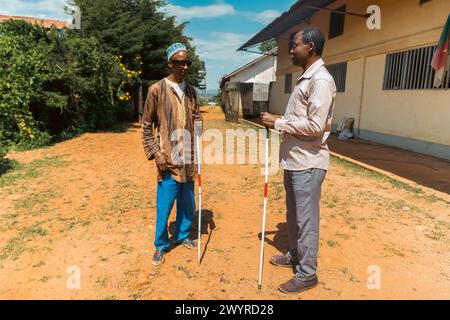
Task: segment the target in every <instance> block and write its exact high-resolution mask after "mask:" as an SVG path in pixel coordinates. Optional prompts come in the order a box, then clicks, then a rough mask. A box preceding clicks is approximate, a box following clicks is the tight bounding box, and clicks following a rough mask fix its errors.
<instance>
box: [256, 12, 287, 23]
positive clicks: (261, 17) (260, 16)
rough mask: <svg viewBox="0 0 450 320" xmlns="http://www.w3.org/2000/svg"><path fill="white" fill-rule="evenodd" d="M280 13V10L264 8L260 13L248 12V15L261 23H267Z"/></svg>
mask: <svg viewBox="0 0 450 320" xmlns="http://www.w3.org/2000/svg"><path fill="white" fill-rule="evenodd" d="M280 15H281V12H279V11H277V10H265V11H262V12H260V13H256V14H255V13H249V17H251V19H252V20H253V21H256V22H260V23H262V24H269V23H271V22H272V21H273V20H275V19H276V18H278V17H279V16H280Z"/></svg>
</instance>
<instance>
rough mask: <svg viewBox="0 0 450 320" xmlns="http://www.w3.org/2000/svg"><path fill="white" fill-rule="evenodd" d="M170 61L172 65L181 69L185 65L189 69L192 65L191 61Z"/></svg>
mask: <svg viewBox="0 0 450 320" xmlns="http://www.w3.org/2000/svg"><path fill="white" fill-rule="evenodd" d="M171 61H172V63H174V64H176V65H177V66H179V67H182V66H185V65H187V66H188V67H190V66H191V65H192V61H190V60H171Z"/></svg>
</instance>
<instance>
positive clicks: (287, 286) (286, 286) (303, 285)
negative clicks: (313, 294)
mask: <svg viewBox="0 0 450 320" xmlns="http://www.w3.org/2000/svg"><path fill="white" fill-rule="evenodd" d="M318 282H319V280H318V279H317V276H314V278H313V279H311V280H306V281H305V280H300V279H298V278H297V277H293V278H292V279H291V280H289V281H288V282H286V283H283V284H281V285H280V286H279V287H278V289H279V290H280V291H281V292H283V293H288V294H294V293H300V292H303V291H306V290H309V289H312V288H314V287H317V283H318Z"/></svg>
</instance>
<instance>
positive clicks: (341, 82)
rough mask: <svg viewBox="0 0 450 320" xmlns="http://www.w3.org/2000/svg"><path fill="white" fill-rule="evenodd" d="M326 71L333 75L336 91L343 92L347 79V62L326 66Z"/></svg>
mask: <svg viewBox="0 0 450 320" xmlns="http://www.w3.org/2000/svg"><path fill="white" fill-rule="evenodd" d="M327 69H328V72H329V73H330V74H331V75H332V76H333V78H334V82H335V83H336V90H337V92H345V82H346V80H347V62H342V63H337V64H331V65H329V66H327Z"/></svg>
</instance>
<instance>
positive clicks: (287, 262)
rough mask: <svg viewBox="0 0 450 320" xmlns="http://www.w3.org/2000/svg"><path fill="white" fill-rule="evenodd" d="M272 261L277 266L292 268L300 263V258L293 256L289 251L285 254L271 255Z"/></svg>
mask: <svg viewBox="0 0 450 320" xmlns="http://www.w3.org/2000/svg"><path fill="white" fill-rule="evenodd" d="M270 263H271V264H273V265H275V266H277V267H284V268H292V267H293V266H296V265H297V264H298V260H297V259H294V258H292V256H291V255H290V254H289V253H287V254H285V255H284V256H282V255H275V256H271V257H270Z"/></svg>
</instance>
